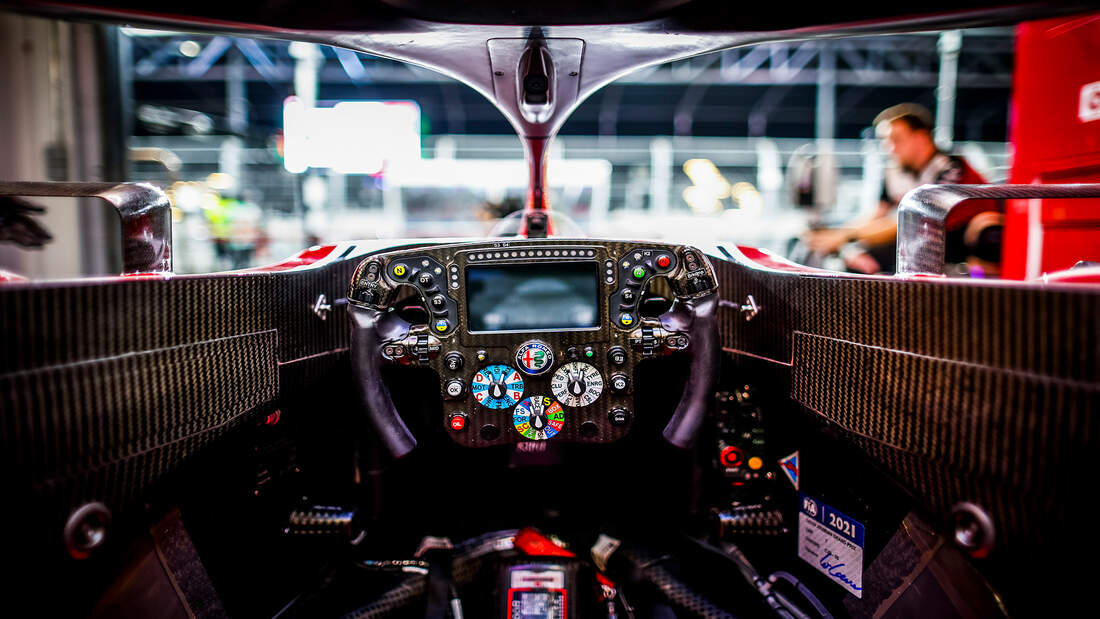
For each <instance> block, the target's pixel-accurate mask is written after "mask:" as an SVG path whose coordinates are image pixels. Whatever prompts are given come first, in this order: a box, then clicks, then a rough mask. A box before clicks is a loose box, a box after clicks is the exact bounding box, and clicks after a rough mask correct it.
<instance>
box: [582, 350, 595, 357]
mask: <svg viewBox="0 0 1100 619" xmlns="http://www.w3.org/2000/svg"><path fill="white" fill-rule="evenodd" d="M594 354H596V353H594V352H592V349H591V348H589V349H588V350H586V351H584V356H585V357H588V358H589V359H591V358H592V355H594Z"/></svg>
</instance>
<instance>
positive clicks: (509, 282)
mask: <svg viewBox="0 0 1100 619" xmlns="http://www.w3.org/2000/svg"><path fill="white" fill-rule="evenodd" d="M598 283H599V272H598V266H597V264H596V263H594V262H556V263H553V264H515V265H511V264H510V265H500V266H476V267H467V269H466V305H467V308H466V320H467V324H468V325H469V328H470V331H473V332H478V331H543V330H546V329H584V328H590V327H595V326H597V325H598V314H599V300H598V292H597V286H598Z"/></svg>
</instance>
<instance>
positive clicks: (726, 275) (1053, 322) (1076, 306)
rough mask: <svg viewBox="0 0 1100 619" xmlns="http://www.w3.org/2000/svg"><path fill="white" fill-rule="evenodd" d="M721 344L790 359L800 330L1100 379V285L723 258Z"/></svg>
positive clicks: (716, 263) (718, 262)
mask: <svg viewBox="0 0 1100 619" xmlns="http://www.w3.org/2000/svg"><path fill="white" fill-rule="evenodd" d="M713 262H714V267H715V270H716V272H717V274H718V281H719V290H720V291H721V294H722V298H723V299H727V300H730V301H733V302H734V303H736V304H740V303H743V302H744V301H745V298H746V296H748V295H750V294H751V295H753V298H755V299H756V302H757V303H758V304H759V305H760V307H761V308H762V309H761V311H760V314H759V315H758V316H756V317H755V318H754V319H753V320H752V321H751V322H746V321H745V320H744V318H743V317H742V315H741V313H740V312H739V311H738V310H736V309H734V308H730V307H727V308H725V309H723V310H722V312H723V314H722V321H721V329H720V332H721V339H722V346H723V347H725V348H726V349H729V350H734V351H740V352H747V353H750V354H753V355H758V356H762V357H766V358H768V359H772V360H775V361H779V362H781V363H791V362H792V353H793V338H794V336H793V334H794V333H795V332H802V333H810V334H813V335H820V336H823V337H829V338H833V339H837V340H843V341H848V342H854V343H858V344H866V345H869V346H879V347H882V348H888V349H891V350H899V351H905V352H911V353H916V354H919V355H926V356H929V357H935V358H940V359H950V360H953V361H965V362H969V363H975V364H978V365H982V366H987V367H991V368H1001V369H1006V370H1018V371H1021V372H1031V373H1034V374H1041V375H1046V376H1051V377H1058V378H1063V379H1067V380H1074V381H1079V382H1085V383H1097V382H1100V292H1098V291H1097V290H1096V289H1095V288H1093V287H1078V288H1076V289H1071V288H1068V287H1061V288H1059V287H1055V286H1051V287H1039V286H1029V285H1025V284H1020V283H1016V284H1004V283H998V282H980V281H975V280H937V281H913V280H894V279H887V278H865V277H854V276H853V277H835V276H816V275H806V274H796V273H782V272H776V271H765V270H753V269H750V268H747V267H745V266H742V265H739V264H735V263H733V262H728V261H724V260H715V261H713Z"/></svg>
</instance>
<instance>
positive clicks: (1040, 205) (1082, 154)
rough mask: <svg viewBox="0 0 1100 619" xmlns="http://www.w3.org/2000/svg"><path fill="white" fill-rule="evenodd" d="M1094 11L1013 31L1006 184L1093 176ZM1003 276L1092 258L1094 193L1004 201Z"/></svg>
mask: <svg viewBox="0 0 1100 619" xmlns="http://www.w3.org/2000/svg"><path fill="white" fill-rule="evenodd" d="M1098 58H1100V14H1093V15H1086V16H1083V17H1078V18H1076V19H1071V20H1066V19H1063V18H1059V19H1049V20H1040V21H1033V22H1027V23H1023V24H1021V25H1020V26H1019V27H1018V29H1017V31H1016V69H1015V76H1014V78H1013V82H1014V83H1013V97H1012V121H1011V124H1012V126H1011V134H1012V135H1011V140H1012V147H1013V163H1012V175H1011V181H1010V182H1013V183H1044V184H1046V183H1096V182H1100V63H1098V62H1097V59H1098ZM1003 260H1004V263H1003V277H1005V278H1009V279H1034V278H1037V277H1039V276H1040V275H1042V274H1043V273H1050V272H1052V271H1058V270H1062V269H1067V268H1069V267H1071V266H1073V265H1074V264H1075V263H1077V262H1078V261H1080V260H1095V261H1100V200H1096V199H1078V200H1009V201H1008V205H1007V212H1006V215H1005V236H1004V255H1003Z"/></svg>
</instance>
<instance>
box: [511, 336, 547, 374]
mask: <svg viewBox="0 0 1100 619" xmlns="http://www.w3.org/2000/svg"><path fill="white" fill-rule="evenodd" d="M516 365H518V366H519V369H521V370H523V372H524V373H526V374H531V375H532V376H533V375H536V374H542V373H543V372H545V371H547V370H549V369H550V367H551V366H552V365H554V351H553V350H552V349H551V348H550V347H549V346H547V345H546V344H545V343H543V342H540V341H538V340H534V341H530V342H526V343H524V344H523V345H522V346H520V347H519V349H518V350H517V351H516Z"/></svg>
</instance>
